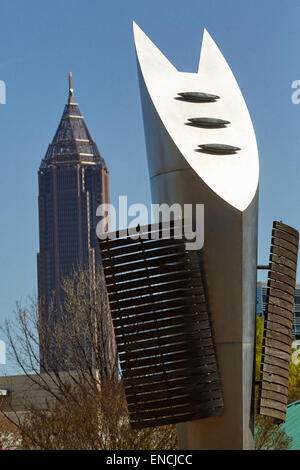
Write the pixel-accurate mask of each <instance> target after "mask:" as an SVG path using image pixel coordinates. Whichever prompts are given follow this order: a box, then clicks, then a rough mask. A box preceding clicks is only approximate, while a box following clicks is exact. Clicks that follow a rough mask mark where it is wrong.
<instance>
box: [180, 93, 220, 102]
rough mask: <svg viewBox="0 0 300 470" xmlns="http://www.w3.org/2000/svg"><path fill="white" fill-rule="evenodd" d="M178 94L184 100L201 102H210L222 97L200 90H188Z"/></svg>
mask: <svg viewBox="0 0 300 470" xmlns="http://www.w3.org/2000/svg"><path fill="white" fill-rule="evenodd" d="M178 95H179V96H180V97H181V98H182V99H184V100H187V101H195V102H200V103H208V102H210V101H216V100H218V99H219V98H220V97H219V96H217V95H212V94H211V93H202V92H200V91H187V92H183V93H178Z"/></svg>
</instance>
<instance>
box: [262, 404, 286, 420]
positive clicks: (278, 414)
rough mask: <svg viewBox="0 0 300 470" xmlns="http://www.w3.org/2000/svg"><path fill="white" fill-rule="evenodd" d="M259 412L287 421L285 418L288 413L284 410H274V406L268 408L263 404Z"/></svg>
mask: <svg viewBox="0 0 300 470" xmlns="http://www.w3.org/2000/svg"><path fill="white" fill-rule="evenodd" d="M259 413H260V414H261V415H265V416H272V417H273V418H276V419H279V420H281V421H283V422H285V419H286V413H284V412H282V411H277V410H274V409H272V408H266V407H263V406H261V407H260V410H259Z"/></svg>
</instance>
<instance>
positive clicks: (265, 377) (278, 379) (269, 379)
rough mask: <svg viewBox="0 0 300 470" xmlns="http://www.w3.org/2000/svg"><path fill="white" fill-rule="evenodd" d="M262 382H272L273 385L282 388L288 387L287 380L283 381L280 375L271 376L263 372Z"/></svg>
mask: <svg viewBox="0 0 300 470" xmlns="http://www.w3.org/2000/svg"><path fill="white" fill-rule="evenodd" d="M262 380H265V381H266V382H272V383H275V384H279V385H283V386H284V387H288V386H289V381H288V379H285V378H284V377H282V376H281V375H277V374H272V373H271V372H263V374H262Z"/></svg>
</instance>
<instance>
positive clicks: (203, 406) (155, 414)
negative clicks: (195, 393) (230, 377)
mask: <svg viewBox="0 0 300 470" xmlns="http://www.w3.org/2000/svg"><path fill="white" fill-rule="evenodd" d="M222 405H223V400H222V399H218V400H214V405H213V406H214V407H217V406H222ZM211 407H212V404H211V403H210V402H207V401H203V403H202V402H201V401H199V402H195V403H193V404H190V405H185V406H177V407H176V409H175V408H174V409H173V410H172V411H173V412H174V413H175V414H177V415H178V414H183V413H188V412H195V411H198V412H199V411H201V410H207V409H210V408H211ZM168 414H169V413H168V410H155V411H154V410H152V411H151V412H148V411H145V412H139V413H132V414H131V419H132V420H138V419H147V418H160V417H164V416H166V415H168Z"/></svg>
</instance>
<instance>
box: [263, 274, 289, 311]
mask: <svg viewBox="0 0 300 470" xmlns="http://www.w3.org/2000/svg"><path fill="white" fill-rule="evenodd" d="M270 282H272V281H270ZM268 295H269V297H277V298H279V299H282V300H284V301H285V302H288V303H289V304H290V305H289V307H288V310H290V309H292V308H293V306H294V303H295V297H294V295H290V294H287V293H286V292H284V291H283V290H280V289H276V288H274V287H270V289H269V293H268Z"/></svg>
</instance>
